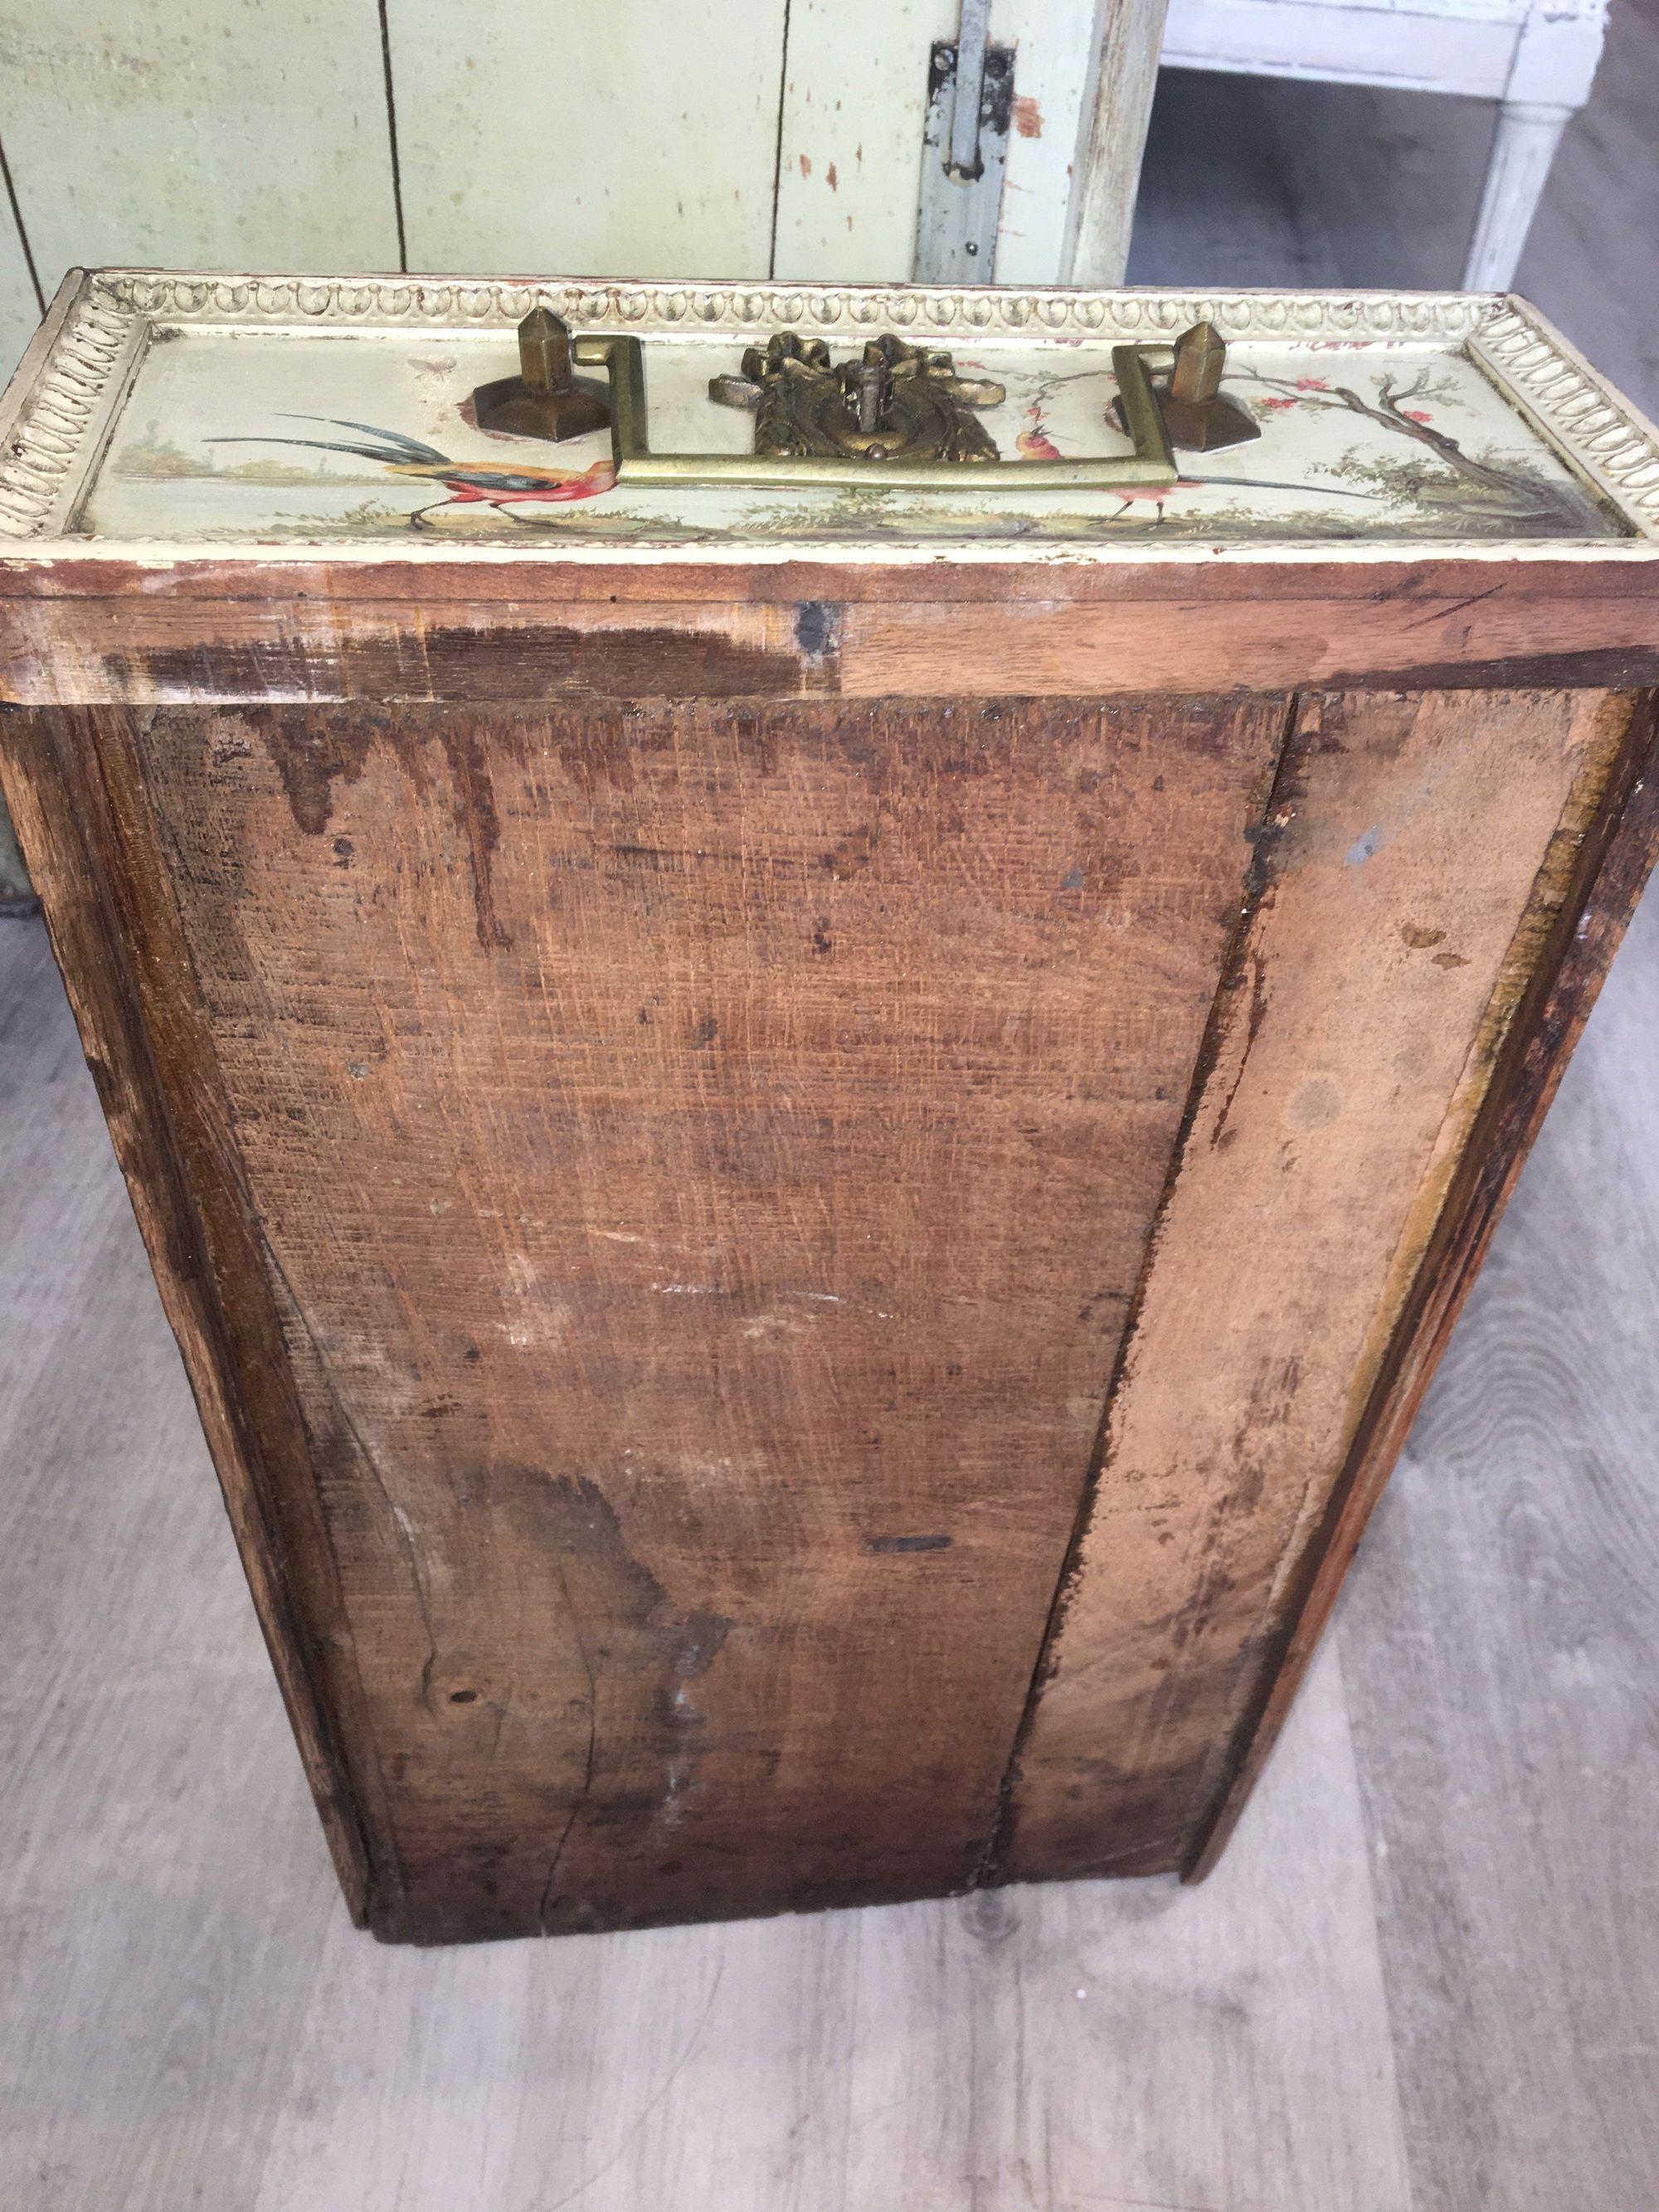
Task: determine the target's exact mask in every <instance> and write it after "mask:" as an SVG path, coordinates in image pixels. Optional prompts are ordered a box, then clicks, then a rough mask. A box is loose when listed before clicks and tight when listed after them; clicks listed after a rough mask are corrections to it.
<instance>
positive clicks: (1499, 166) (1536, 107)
mask: <svg viewBox="0 0 1659 2212" xmlns="http://www.w3.org/2000/svg"><path fill="white" fill-rule="evenodd" d="M1572 112H1573V111H1572V109H1571V107H1554V106H1542V105H1541V104H1538V103H1536V102H1534V101H1531V100H1505V101H1504V105H1503V106H1502V107H1500V108H1499V109H1498V133H1497V136H1496V137H1495V138H1494V139H1493V141H1492V161H1491V162H1490V164H1489V165H1488V167H1487V170H1486V185H1485V186H1484V188H1483V190H1482V191H1481V194H1480V214H1479V215H1478V216H1476V217H1475V223H1474V238H1473V239H1472V240H1470V242H1469V258H1468V261H1467V262H1466V263H1465V264H1464V268H1463V289H1464V290H1465V291H1468V292H1507V291H1508V290H1509V289H1510V287H1511V285H1512V284H1513V283H1514V282H1515V271H1516V264H1517V263H1518V262H1519V260H1520V258H1521V249H1522V246H1525V244H1526V242H1527V233H1528V231H1529V230H1530V229H1531V228H1532V219H1533V216H1534V214H1535V213H1536V212H1537V209H1538V203H1539V200H1540V199H1541V197H1542V195H1543V191H1544V180H1545V179H1546V178H1547V176H1548V175H1549V173H1550V163H1551V162H1552V161H1553V160H1554V159H1555V149H1556V148H1557V146H1558V145H1559V143H1560V142H1561V133H1562V132H1563V131H1565V128H1566V126H1567V119H1568V118H1569V117H1570V116H1571V113H1572Z"/></svg>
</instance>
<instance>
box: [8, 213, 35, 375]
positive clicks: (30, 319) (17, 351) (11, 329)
mask: <svg viewBox="0 0 1659 2212" xmlns="http://www.w3.org/2000/svg"><path fill="white" fill-rule="evenodd" d="M39 321H40V301H38V300H37V299H36V298H35V296H34V287H33V284H31V283H30V282H29V270H28V264H27V261H25V260H24V258H23V246H22V241H21V240H20V239H19V237H18V235H17V226H16V224H15V222H13V221H12V219H11V210H10V209H9V208H8V207H6V206H5V205H4V204H3V203H0V375H3V376H9V375H10V374H11V373H12V371H13V369H15V368H16V366H17V364H18V362H20V361H21V359H22V358H23V348H24V347H25V346H26V345H27V343H28V342H29V340H30V339H31V338H32V337H33V335H34V326H35V325H36V324H37V323H38V322H39Z"/></svg>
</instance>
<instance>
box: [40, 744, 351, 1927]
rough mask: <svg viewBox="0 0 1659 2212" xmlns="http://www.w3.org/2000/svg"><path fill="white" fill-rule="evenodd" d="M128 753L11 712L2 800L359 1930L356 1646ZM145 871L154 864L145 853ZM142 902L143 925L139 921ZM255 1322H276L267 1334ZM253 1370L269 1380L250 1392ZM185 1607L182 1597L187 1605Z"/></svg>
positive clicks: (257, 1377)
mask: <svg viewBox="0 0 1659 2212" xmlns="http://www.w3.org/2000/svg"><path fill="white" fill-rule="evenodd" d="M130 742H131V727H130V724H129V721H128V718H127V717H126V716H125V715H123V714H117V713H112V712H108V711H102V712H98V713H93V714H88V713H76V712H73V711H70V710H67V709H65V710H62V711H58V712H51V713H43V714H25V713H22V712H20V711H17V710H15V709H14V710H11V711H9V712H7V713H4V714H0V769H3V771H4V775H3V783H4V790H5V795H6V798H7V799H8V801H9V805H10V807H11V810H12V811H13V814H14V816H15V820H16V823H17V827H18V830H19V834H20V836H21V839H22V840H23V842H24V846H25V849H26V852H27V857H28V860H29V865H30V867H31V869H32V871H33V878H34V881H35V883H36V884H37V885H38V887H39V889H40V895H41V900H42V903H43V905H44V908H45V910H46V924H47V927H48V929H49V931H50V933H51V936H52V950H53V951H54V952H55V954H56V955H57V958H58V965H59V967H60V968H61V969H62V970H63V974H64V982H65V984H66V986H67V988H68V993H69V999H70V1005H71V1006H72V1008H73V1009H74V1012H75V1018H76V1024H77V1027H78V1029H79V1031H80V1036H81V1043H82V1049H83V1051H84V1052H85V1054H86V1057H87V1065H88V1068H89V1069H90V1071H91V1073H92V1077H93V1079H94V1083H95V1084H96V1085H97V1089H98V1095H99V1099H100V1103H101V1104H102V1106H103V1109H104V1112H105V1115H106V1118H107V1120H108V1122H109V1129H110V1136H111V1139H112V1142H113V1145H114V1148H115V1153H116V1157H117V1158H118V1161H119V1163H120V1165H121V1170H122V1173H123V1175H124V1176H125V1178H126V1183H127V1188H128V1192H129V1194H130V1195H131V1200H132V1206H133V1212H134V1213H135V1214H136V1215H137V1220H138V1225H139V1228H140V1230H141V1231H142V1232H143V1238H144V1243H145V1247H146V1249H147V1250H148V1252H149V1259H150V1264H151V1266H152V1267H154V1269H155V1278H156V1282H157V1285H158V1287H159V1289H160V1291H161V1302H162V1305H163V1307H164V1308H165V1310H166V1313H167V1320H168V1322H170V1324H171V1325H172V1328H173V1334H174V1335H175V1336H176V1337H177V1339H178V1340H179V1350H180V1352H181V1353H182V1354H183V1357H184V1362H185V1370H186V1372H187V1373H188V1375H189V1377H190V1382H191V1389H192V1390H193V1391H194V1393H195V1397H196V1403H197V1410H198V1412H199V1413H200V1414H201V1417H202V1422H203V1426H204V1430H205V1431H206V1434H207V1438H208V1443H209V1444H210V1448H211V1450H212V1453H213V1458H214V1463H215V1466H216V1468H217V1470H218V1474H219V1478H220V1482H221V1485H222V1489H223V1492H224V1498H225V1504H226V1507H227V1510H228V1514H229V1517H230V1521H231V1525H232V1528H233V1529H234V1532H235V1536H236V1541H237V1546H238V1548H239V1550H240V1553H241V1557H242V1564H243V1567H244V1570H245V1571H246V1575H247V1578H248V1583H249V1586H250V1588H251V1589H252V1595H253V1601H254V1605H255V1607H256V1609H257V1611H258V1616H259V1624H260V1626H261V1628H262V1629H263V1631H264V1637H265V1642H266V1645H267V1647H268V1649H269V1650H270V1656H271V1661H272V1663H273V1665H274V1667H275V1668H276V1676H277V1680H278V1681H279V1682H280V1684H281V1686H282V1691H283V1699H284V1701H285V1703H286V1705H287V1708H288V1713H289V1721H290V1722H291V1723H292V1725H293V1728H294V1732H295V1737H296V1739H297V1741H298V1743H299V1747H300V1753H301V1759H302V1760H303V1762H304V1765H305V1769H306V1774H307V1779H308V1780H309V1782H310V1784H311V1786H312V1790H313V1794H314V1795H315V1796H316V1799H317V1804H318V1808H319V1813H320V1814H321V1816H322V1820H323V1826H324V1828H325V1832H326V1834H327V1837H328V1840H329V1845H330V1849H331V1852H332V1854H333V1857H334V1862H335V1865H336V1869H337V1872H338V1874H339V1876H340V1881H341V1884H342V1887H343V1888H344V1890H345V1893H346V1898H347V1901H348V1903H349V1905H350V1907H351V1911H352V1913H353V1917H355V1918H356V1919H357V1920H359V1921H360V1922H361V1921H362V1919H363V1918H364V1917H366V1914H367V1911H368V1891H369V1888H370V1887H371V1886H372V1885H373V1884H374V1881H376V1880H377V1879H378V1880H380V1881H385V1880H386V1878H387V1876H388V1874H389V1869H388V1868H387V1867H386V1864H385V1863H384V1857H383V1856H382V1857H381V1860H380V1863H379V1864H378V1865H377V1864H376V1862H375V1855H374V1824H373V1820H372V1816H371V1815H370V1813H369V1808H368V1803H367V1802H366V1801H367V1798H368V1794H369V1793H368V1792H367V1791H366V1790H364V1788H363V1786H362V1780H361V1778H354V1777H353V1774H352V1771H351V1765H350V1761H349V1755H348V1753H347V1751H346V1748H345V1734H346V1729H347V1727H348V1726H349V1723H343V1712H342V1710H341V1709H342V1707H343V1706H346V1705H349V1704H350V1703H351V1701H352V1689H353V1686H355V1674H353V1671H352V1666H351V1656H350V1650H349V1638H348V1637H347V1636H346V1635H345V1633H344V1630H343V1623H342V1620H341V1618H340V1613H339V1605H338V1589H337V1583H335V1581H334V1578H333V1576H332V1572H331V1560H330V1559H329V1554H328V1551H327V1547H326V1544H325V1542H324V1541H322V1539H321V1532H320V1528H319V1522H318V1520H317V1517H316V1507H315V1499H314V1496H313V1494H312V1492H311V1490H310V1486H309V1484H308V1482H307V1480H304V1479H303V1478H302V1479H301V1480H300V1481H298V1482H297V1483H296V1482H295V1481H293V1480H289V1481H288V1482H287V1483H284V1482H283V1480H282V1476H281V1474H280V1472H279V1471H278V1469H277V1468H276V1465H275V1464H274V1462H275V1461H276V1460H278V1459H279V1458H280V1456H281V1447H282V1443H283V1437H284V1435H286V1437H287V1439H288V1441H289V1442H290V1443H294V1444H295V1445H297V1446H298V1447H299V1449H300V1452H301V1463H302V1464H303V1450H304V1447H303V1439H302V1437H301V1434H300V1431H299V1426H298V1420H297V1408H295V1406H294V1404H293V1401H292V1394H291V1391H289V1390H287V1389H284V1384H285V1382H286V1379H287V1378H286V1370H285V1369H284V1368H283V1365H282V1364H281V1361H280V1358H276V1359H274V1360H273V1358H271V1357H270V1354H271V1352H273V1350H274V1349H275V1348H276V1345H277V1344H278V1343H279V1341H280V1340H278V1339H277V1337H276V1330H275V1327H274V1322H273V1321H272V1317H271V1316H270V1311H269V1302H268V1300H267V1299H266V1298H265V1297H264V1288H263V1285H262V1283H261V1282H260V1280H259V1279H258V1269H257V1267H256V1266H255V1265H254V1264H253V1262H252V1259H251V1257H250V1255H249V1254H248V1252H247V1250H246V1236H247V1234H248V1231H249V1228H250V1225H249V1224H248V1223H247V1221H246V1216H245V1214H244V1213H243V1212H242V1209H241V1207H240V1201H239V1199H238V1196H237V1194H235V1192H234V1189H231V1188H227V1182H226V1177H225V1175H224V1168H225V1165H226V1164H227V1162H228V1150H227V1149H226V1148H225V1147H224V1146H222V1145H221V1144H218V1143H216V1142H213V1143H210V1145H209V1146H205V1147H204V1146H202V1145H200V1144H199V1143H198V1144H197V1146H195V1147H194V1148H193V1149H192V1146H191V1140H190V1133H189V1132H188V1130H187V1129H185V1127H183V1126H181V1122H180V1120H179V1114H178V1111H177V1108H178V1105H179V1097H180V1093H181V1087H182V1091H183V1092H185V1093H187V1094H188V1097H189V1100H190V1109H191V1116H192V1118H193V1119H194V1121H195V1123H196V1127H197V1133H198V1134H199V1132H200V1130H201V1128H202V1127H203V1126H204V1121H205V1120H206V1119H207V1118H209V1117H210V1116H211V1115H212V1111H213V1106H214V1089H213V1085H212V1084H211V1081H210V1079H208V1080H204V1079H203V1074H204V1072H203V1069H202V1067H201V1066H200V1064H199V1061H198V1060H197V1059H196V1057H195V1055H194V1054H193V1053H192V1051H191V1030H192V1029H193V1027H194V1015H195V1008H194V1006H193V994H192V993H191V988H190V986H189V982H188V979H187V977H186V976H185V974H184V973H183V971H182V970H181V969H180V968H179V965H178V963H176V961H175V960H174V959H173V953H174V951H175V950H176V946H175V943H174V938H175V932H174V931H173V930H172V929H170V928H169V927H167V920H166V909H167V904H168V899H167V889H166V886H165V884H163V883H162V882H161V879H160V878H159V876H158V875H157V874H156V873H155V871H154V868H153V866H151V867H150V868H149V870H148V871H147V870H146V854H145V853H144V851H143V843H144V838H143V825H142V824H138V825H134V824H132V823H131V822H130V821H129V822H128V823H127V824H126V825H125V827H128V828H131V827H135V826H136V827H137V829H138V847H139V849H138V850H137V851H136V852H135V851H134V849H133V848H132V845H131V842H130V841H129V839H128V838H127V837H126V836H125V835H124V825H123V823H122V821H121V818H120V817H121V811H122V810H121V809H120V808H119V806H118V805H113V804H112V799H111V793H110V789H109V787H107V786H106V781H105V777H104V773H103V770H104V768H105V766H106V763H108V762H109V760H110V757H111V756H112V754H115V753H123V752H125V753H127V754H128V755H129V757H130ZM153 859H154V855H153V854H150V855H149V860H151V861H152V863H153ZM146 874H147V876H148V879H147V881H144V882H143V883H141V882H140V880H139V878H141V877H144V876H146ZM146 909H148V915H149V921H148V924H147V923H146V921H144V920H142V919H141V918H140V917H141V915H143V914H144V913H145V910H146ZM158 993H159V994H160V1001H161V1003H160V1004H159V1005H158ZM158 1012H159V1013H160V1015H161V1020H160V1024H159V1027H158V1023H157V1020H156V1016H157V1014H158ZM210 1155H211V1157H210ZM239 1292H240V1295H239ZM249 1294H251V1304H252V1310H249V1306H250V1296H249ZM234 1309H240V1310H236V1311H233V1310H234ZM262 1320H263V1321H264V1322H269V1323H270V1327H269V1328H268V1331H267V1333H266V1334H265V1335H264V1338H263V1340H261V1339H260V1337H259V1334H258V1332H259V1328H260V1324H261V1322H262ZM251 1376H252V1378H254V1379H255V1381H256V1383H257V1385H258V1387H257V1388H256V1389H254V1390H253V1391H252V1393H250V1392H249V1389H248V1384H249V1381H250V1377H251ZM181 1597H182V1600H183V1601H185V1602H188V1593H182V1594H181Z"/></svg>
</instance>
